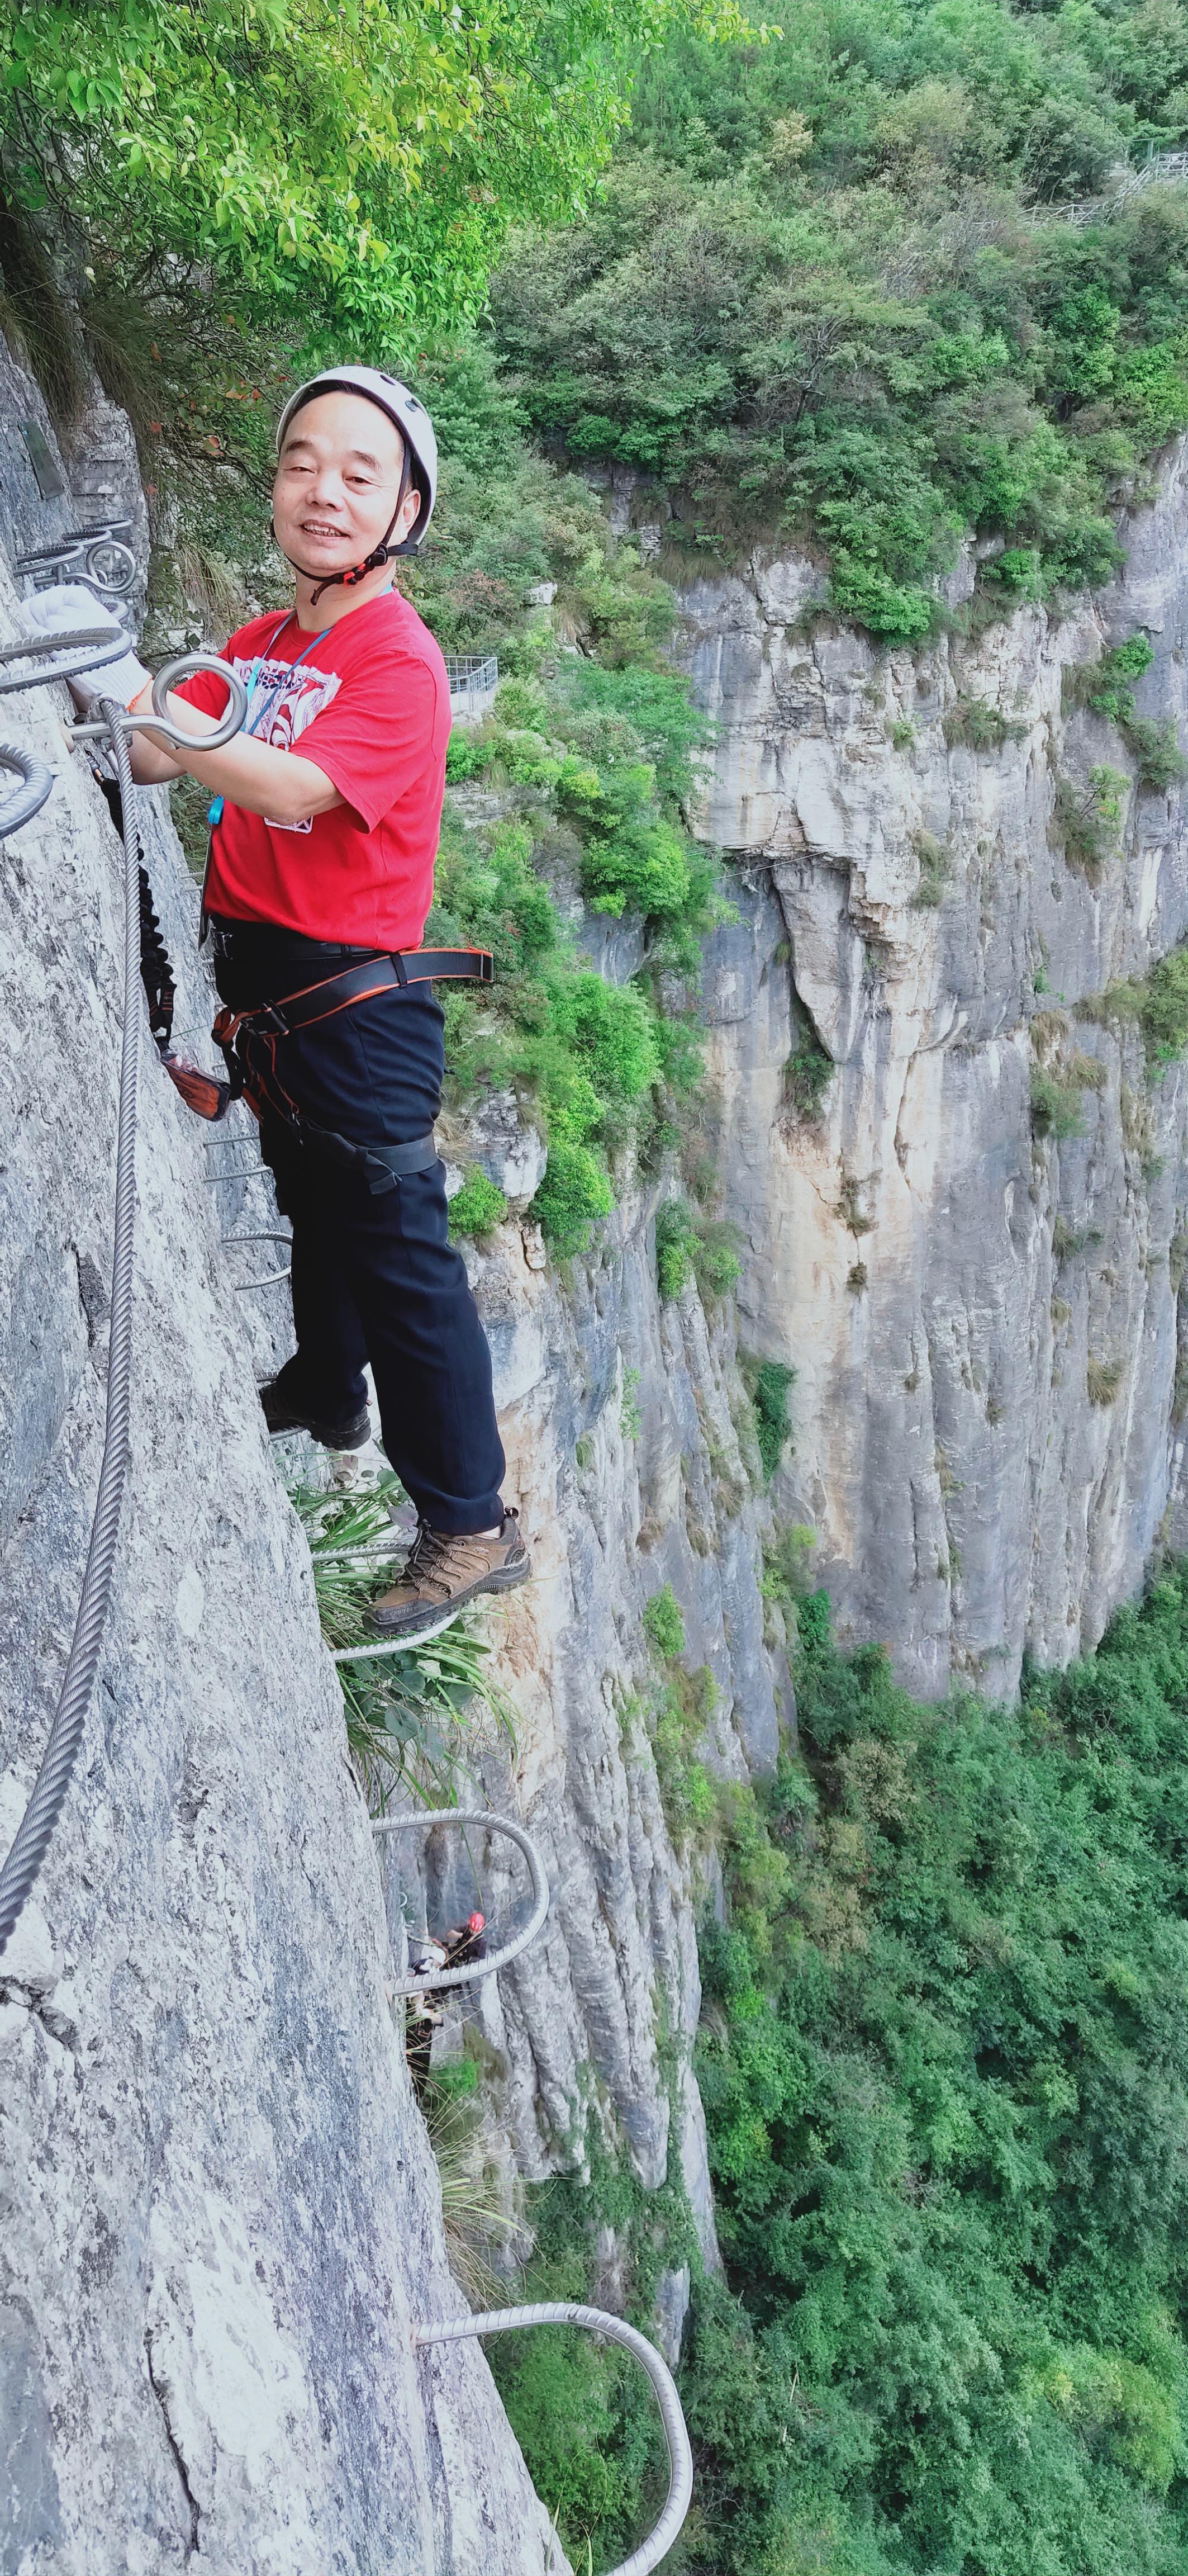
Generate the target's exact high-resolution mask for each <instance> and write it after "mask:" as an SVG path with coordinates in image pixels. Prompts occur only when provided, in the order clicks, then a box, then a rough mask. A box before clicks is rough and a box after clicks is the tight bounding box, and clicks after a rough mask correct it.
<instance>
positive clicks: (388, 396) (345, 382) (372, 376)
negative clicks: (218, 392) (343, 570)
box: [276, 367, 437, 555]
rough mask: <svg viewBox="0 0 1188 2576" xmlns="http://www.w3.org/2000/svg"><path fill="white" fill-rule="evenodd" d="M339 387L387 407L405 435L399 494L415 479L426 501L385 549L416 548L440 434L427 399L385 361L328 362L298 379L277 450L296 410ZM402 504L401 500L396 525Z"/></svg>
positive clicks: (433, 492) (433, 483) (433, 486)
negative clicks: (315, 373)
mask: <svg viewBox="0 0 1188 2576" xmlns="http://www.w3.org/2000/svg"><path fill="white" fill-rule="evenodd" d="M334 393H344V394H363V395H364V396H365V398H366V400H367V401H368V402H373V403H378V405H379V408H380V410H381V411H386V413H387V415H388V418H389V420H391V421H394V422H395V424H396V427H397V429H398V430H399V432H400V435H401V437H402V438H403V440H404V447H405V472H404V474H402V476H401V483H400V500H401V501H403V499H404V495H405V492H406V490H407V488H408V483H409V482H410V481H412V482H415V484H416V487H417V491H418V492H419V494H420V501H421V506H420V509H419V510H418V512H417V515H416V518H415V519H414V520H413V523H412V526H411V528H410V529H409V532H408V535H407V536H406V537H405V538H403V539H402V541H401V543H400V544H399V545H398V546H389V547H387V548H386V551H387V552H388V553H389V554H393V555H404V554H412V553H414V552H415V549H416V548H417V547H418V546H419V545H420V543H421V540H422V538H423V536H424V534H425V530H426V528H427V527H428V525H429V521H430V519H431V518H432V516H433V505H434V502H435V501H436V499H437V440H436V438H435V437H434V435H433V423H432V421H431V420H430V418H429V414H428V412H427V411H426V409H425V406H424V403H423V402H421V401H419V400H418V398H417V396H416V394H414V393H411V392H410V391H409V388H408V386H407V385H402V384H401V382H400V378H399V376H390V375H389V374H388V373H387V371H386V369H385V368H383V367H326V368H325V369H324V370H323V372H322V374H321V375H319V376H311V377H310V379H309V382H308V384H305V385H299V386H298V388H297V391H296V393H295V394H290V396H289V399H288V401H287V403H286V404H285V407H284V410H283V412H282V413H281V416H280V419H279V421H278V422H277V425H276V452H277V455H278V456H279V455H280V452H281V448H282V446H283V444H284V438H285V432H286V430H287V429H288V426H289V423H290V421H291V420H292V419H293V417H294V414H295V413H297V412H299V411H302V410H303V409H304V407H305V405H306V403H307V402H313V401H314V400H315V398H316V396H317V395H318V394H334ZM399 510H400V504H399V503H398V504H397V509H396V514H395V517H394V518H393V523H392V524H393V526H395V518H396V517H399Z"/></svg>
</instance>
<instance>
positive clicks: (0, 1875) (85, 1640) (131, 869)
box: [0, 646, 247, 1956]
mask: <svg viewBox="0 0 1188 2576" xmlns="http://www.w3.org/2000/svg"><path fill="white" fill-rule="evenodd" d="M12 649H13V648H9V650H10V651H11V650H12ZM15 650H16V653H17V654H18V655H19V654H22V653H23V647H19V646H18V647H17V648H15ZM192 670H213V671H216V672H217V673H218V675H219V677H220V678H221V679H223V680H225V682H226V685H227V708H226V712H225V714H224V715H223V716H222V718H221V719H220V721H219V724H218V725H216V726H215V727H214V729H213V730H212V731H211V732H210V733H209V734H206V735H203V736H201V737H196V736H194V735H192V734H187V733H184V732H182V731H181V729H180V728H179V727H178V726H177V725H175V724H173V723H172V721H171V720H170V719H169V718H168V716H167V715H166V712H165V697H166V694H167V692H168V689H169V685H170V682H171V681H172V680H175V679H178V678H180V677H181V676H183V674H185V675H188V673H189V672H190V671H192ZM41 676H42V678H43V679H47V678H52V677H61V676H62V675H61V674H60V673H58V674H54V673H49V674H42V675H41ZM29 685H30V686H32V685H33V683H32V682H30V683H29ZM94 703H95V704H97V705H98V707H99V709H100V713H99V716H98V718H97V719H94V720H89V721H88V722H86V723H85V724H76V725H75V726H74V727H73V728H72V733H73V739H74V741H75V742H80V741H92V740H94V739H96V738H97V737H98V736H100V735H105V736H106V737H108V739H109V741H110V746H111V752H112V757H113V759H114V761H115V765H116V772H117V775H118V778H119V786H120V800H121V819H122V829H123V843H124V1028H123V1043H122V1047H121V1052H120V1082H119V1105H118V1111H117V1120H116V1179H115V1227H114V1243H113V1250H112V1265H111V1323H110V1326H109V1329H108V1342H107V1387H106V1396H105V1413H104V1427H103V1455H102V1458H101V1460H100V1462H99V1486H98V1491H97V1493H96V1496H95V1514H94V1519H93V1520H92V1523H91V1535H90V1540H89V1542H88V1546H87V1561H86V1566H85V1568H84V1571H83V1580H82V1590H81V1592H80V1594H79V1603H78V1611H77V1615H76V1617H75V1622H74V1635H73V1637H72V1638H71V1641H70V1653H69V1655H68V1656H67V1659H66V1670H65V1672H64V1674H63V1676H62V1687H61V1690H60V1691H59V1693H58V1705H57V1707H56V1709H55V1710H54V1715H53V1719H52V1722H51V1725H50V1731H49V1736H48V1738H47V1741H46V1747H45V1751H44V1753H43V1754H42V1757H41V1763H40V1767H39V1769H38V1773H37V1778H36V1780H35V1781H34V1783H33V1789H32V1793H31V1795H30V1798H29V1803H28V1806H27V1807H26V1809H25V1812H24V1815H23V1816H22V1818H21V1821H20V1823H19V1825H18V1826H17V1829H16V1833H15V1834H14V1836H13V1839H12V1843H11V1845H10V1847H9V1850H8V1852H7V1853H6V1855H5V1859H4V1863H3V1866H2V1867H0V1956H2V1955H3V1952H4V1950H5V1949H6V1947H7V1945H8V1942H9V1940H10V1938H11V1936H12V1933H13V1930H14V1928H15V1926H16V1924H17V1922H18V1921H19V1918H20V1915H21V1913H22V1911H23V1908H24V1907H25V1905H26V1904H27V1903H28V1900H29V1897H30V1896H31V1894H32V1892H33V1889H34V1887H35V1886H36V1884H37V1878H38V1874H39V1872H40V1869H41V1864H42V1862H43V1860H44V1859H45V1855H46V1852H47V1850H48V1848H49V1842H50V1837H51V1835H52V1833H53V1830H54V1827H55V1825H56V1823H57V1821H58V1818H59V1816H60V1814H61V1812H62V1806H63V1803H64V1800H65V1797H66V1792H67V1789H68V1788H69V1786H70V1779H71V1774H72V1772H73V1770H74V1765H75V1762H76V1761H77V1759H78V1749H79V1745H80V1744H81V1742H82V1732H83V1727H84V1725H85V1724H86V1716H87V1709H88V1707H89V1706H90V1699H91V1691H92V1688H93V1686H94V1680H95V1670H96V1666H97V1664H98V1661H99V1649H100V1646H101V1644H102V1642H103V1630H104V1626H105V1624H106V1620H107V1611H108V1604H109V1602H110V1599H111V1578H112V1571H113V1568H114V1564H115V1550H116V1539H117V1537H118V1534H119V1525H120V1508H121V1505H122V1503H123V1499H124V1482H125V1478H126V1475H127V1470H128V1446H129V1423H130V1418H131V1385H132V1255H133V1245H134V1237H135V1230H136V1084H137V1077H138V1074H139V1069H140V990H141V987H140V846H139V835H138V833H137V829H136V790H135V785H134V782H133V778H132V762H131V758H130V756H129V750H128V735H129V732H130V731H134V730H140V729H141V728H144V729H151V730H152V731H153V732H155V733H157V734H159V735H163V736H164V738H165V739H166V740H167V741H170V742H174V743H180V744H182V745H184V746H186V747H188V748H190V749H193V748H194V747H195V746H196V745H197V747H198V748H200V749H202V750H214V749H216V748H217V747H218V745H219V744H220V743H223V742H229V741H230V739H231V736H232V735H233V734H234V733H236V732H238V730H239V727H240V725H241V724H242V722H243V719H244V715H245V714H246V711H247V691H246V690H245V688H244V685H243V682H242V680H241V679H240V678H239V676H238V674H237V673H236V672H234V671H232V670H231V669H230V668H229V666H228V664H226V663H225V662H220V661H217V660H216V659H215V657H214V655H213V654H210V653H191V654H183V655H182V656H181V657H180V658H179V659H178V660H177V661H174V662H169V663H167V664H166V667H165V669H164V670H163V671H159V672H158V673H157V676H156V679H155V680H154V682H153V713H152V714H151V715H145V716H132V715H129V713H128V711H127V709H126V708H125V707H122V706H120V705H118V703H117V701H116V700H115V699H114V698H98V699H97V700H95V702H94ZM23 758H24V755H23V754H22V759H23Z"/></svg>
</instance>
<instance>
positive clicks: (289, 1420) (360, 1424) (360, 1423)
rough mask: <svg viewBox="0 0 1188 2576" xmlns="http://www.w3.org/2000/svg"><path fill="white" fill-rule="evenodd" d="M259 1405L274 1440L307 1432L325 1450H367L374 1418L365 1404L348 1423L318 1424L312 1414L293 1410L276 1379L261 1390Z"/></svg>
mask: <svg viewBox="0 0 1188 2576" xmlns="http://www.w3.org/2000/svg"><path fill="white" fill-rule="evenodd" d="M260 1402H261V1404H262V1405H263V1407H264V1419H265V1421H266V1423H267V1425H268V1428H269V1431H270V1432H271V1434H272V1436H273V1438H274V1439H275V1437H276V1434H277V1432H278V1431H308V1433H309V1436H310V1439H311V1440H320V1441H321V1443H322V1447H323V1448H324V1449H365V1448H366V1446H367V1443H368V1441H369V1440H370V1438H371V1415H370V1413H369V1412H368V1410H367V1407H366V1405H364V1407H363V1410H362V1412H361V1413H352V1414H351V1416H350V1418H349V1420H347V1421H346V1422H317V1421H315V1419H314V1417H313V1415H312V1414H311V1413H296V1412H295V1411H294V1409H293V1406H292V1405H291V1404H290V1402H289V1399H288V1397H287V1396H286V1395H285V1394H284V1393H283V1391H282V1388H281V1382H280V1379H279V1378H277V1377H274V1378H271V1379H270V1380H269V1383H268V1385H267V1386H262V1387H261V1388H260Z"/></svg>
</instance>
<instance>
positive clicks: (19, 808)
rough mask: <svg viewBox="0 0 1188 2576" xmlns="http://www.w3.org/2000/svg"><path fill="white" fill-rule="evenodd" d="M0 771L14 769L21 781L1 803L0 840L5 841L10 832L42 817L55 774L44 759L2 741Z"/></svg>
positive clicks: (17, 830) (0, 743) (0, 746)
mask: <svg viewBox="0 0 1188 2576" xmlns="http://www.w3.org/2000/svg"><path fill="white" fill-rule="evenodd" d="M0 769H14V770H15V771H16V774H17V777H18V778H19V779H20V781H21V784H20V786H19V787H14V788H10V790H9V792H8V794H7V796H5V797H4V798H3V799H2V800H0V841H5V840H7V838H8V835H9V833H10V832H19V831H20V828H21V825H22V823H31V822H32V820H33V817H34V815H35V814H40V812H41V808H42V806H43V805H44V803H45V800H46V798H47V796H49V795H50V794H51V793H52V790H53V784H54V775H53V771H52V770H51V769H47V768H46V765H45V762H44V760H38V759H36V758H35V756H34V754H33V753H32V752H31V751H19V750H18V749H17V746H16V744H15V743H13V742H0Z"/></svg>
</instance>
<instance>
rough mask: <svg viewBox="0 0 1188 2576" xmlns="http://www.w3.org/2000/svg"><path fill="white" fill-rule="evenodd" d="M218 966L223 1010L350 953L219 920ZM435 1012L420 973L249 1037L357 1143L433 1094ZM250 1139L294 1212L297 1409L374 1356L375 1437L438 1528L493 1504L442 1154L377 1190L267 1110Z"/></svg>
mask: <svg viewBox="0 0 1188 2576" xmlns="http://www.w3.org/2000/svg"><path fill="white" fill-rule="evenodd" d="M215 933H216V958H215V976H216V981H217V983H218V987H219V991H220V993H221V995H222V997H223V1000H224V1001H225V1002H228V1003H230V1005H231V1007H232V1009H233V1010H243V1009H245V1008H247V1007H249V1006H250V1005H251V1004H253V1003H258V1002H266V1001H275V1000H277V999H279V997H280V996H281V995H282V994H284V993H286V992H289V993H291V992H294V991H296V990H297V989H298V987H299V986H301V985H304V984H308V983H313V982H315V981H316V980H317V978H318V976H319V975H322V976H327V975H332V974H334V972H335V971H336V968H337V967H339V966H341V965H343V964H345V963H346V962H347V961H348V960H349V958H350V957H351V956H352V955H358V954H360V953H363V954H366V952H365V951H364V952H359V951H351V950H347V949H343V950H338V951H334V950H330V949H327V948H325V947H323V946H321V945H320V944H319V945H314V943H311V942H309V941H306V940H301V939H298V938H297V937H296V936H295V934H293V933H291V932H287V931H280V930H274V929H272V928H270V927H269V926H268V925H267V924H256V923H253V922H243V923H239V922H237V923H234V924H232V923H230V922H227V921H221V922H220V921H216V924H215ZM442 1026H443V1022H442V1014H441V1010H440V1008H439V1006H438V1004H437V1003H436V1002H435V1001H434V1000H433V999H432V995H431V990H430V987H429V986H428V985H427V984H410V985H409V986H408V987H407V988H406V989H405V990H404V991H401V992H391V993H384V994H380V995H378V996H377V997H376V998H375V999H374V1000H373V1001H370V1002H358V1003H356V1004H354V1005H353V1006H352V1008H351V1009H349V1010H344V1011H337V1012H335V1014H334V1016H333V1018H330V1019H326V1020H322V1021H319V1022H318V1023H317V1024H316V1025H315V1026H314V1027H312V1028H308V1029H298V1030H296V1031H294V1032H293V1034H292V1035H291V1036H288V1037H279V1036H272V1037H268V1038H262V1037H260V1036H258V1035H256V1034H255V1033H253V1035H252V1036H251V1038H250V1039H249V1041H248V1046H249V1062H250V1063H251V1064H252V1065H253V1067H256V1068H257V1069H258V1070H259V1072H260V1074H261V1076H262V1077H263V1078H264V1079H265V1081H266V1084H267V1088H268V1090H269V1091H270V1092H271V1093H272V1095H273V1096H274V1097H276V1096H277V1095H278V1094H280V1095H283V1096H286V1097H287V1098H288V1099H290V1100H291V1101H292V1102H294V1103H295V1105H296V1107H297V1108H298V1109H299V1110H300V1111H301V1112H302V1113H303V1114H304V1115H305V1116H306V1117H308V1118H311V1119H312V1120H314V1122H315V1123H316V1125H318V1126H319V1127H324V1128H329V1129H330V1130H331V1132H332V1133H334V1134H336V1135H338V1136H345V1137H346V1138H347V1139H348V1140H349V1142H350V1143H351V1144H358V1145H381V1144H387V1145H401V1144H410V1143H412V1142H413V1140H414V1139H415V1138H417V1137H420V1136H424V1135H425V1133H426V1132H427V1130H428V1129H429V1128H431V1127H432V1125H433V1121H434V1118H435V1116H436V1114H437V1110H438V1108H439V1106H440V1099H441V1079H442ZM260 1141H261V1149H262V1152H263V1154H264V1158H265V1160H266V1162H268V1163H270V1164H271V1166H272V1169H273V1172H274V1173H275V1176H276V1194H277V1200H278V1203H279V1205H280V1207H281V1209H282V1211H283V1213H284V1214H285V1215H286V1216H288V1217H289V1218H291V1220H292V1226H293V1323H294V1328H295V1330H296V1334H297V1351H296V1356H295V1357H294V1358H293V1359H291V1360H290V1361H289V1362H288V1364H287V1366H286V1367H285V1368H284V1369H282V1371H281V1383H282V1386H283V1389H284V1393H285V1396H286V1398H287V1399H288V1400H289V1401H291V1402H292V1403H293V1405H294V1407H295V1408H297V1409H300V1410H301V1411H302V1412H308V1413H311V1414H313V1415H315V1416H317V1417H320V1418H322V1419H323V1420H326V1421H330V1422H339V1421H344V1420H346V1419H347V1418H349V1416H350V1415H351V1414H353V1413H357V1412H358V1410H359V1408H360V1406H361V1405H362V1403H363V1401H364V1396H365V1392H366V1390H365V1386H364V1380H363V1367H364V1363H365V1361H367V1360H370V1362H371V1366H372V1370H373V1373H374V1376H375V1391H376V1395H377V1396H378V1398H379V1409H380V1422H381V1425H382V1429H383V1439H384V1448H385V1450H386V1452H387V1455H388V1458H389V1460H390V1461H391V1464H392V1466H393V1467H394V1468H395V1470H396V1473H397V1475H398V1476H399V1478H400V1481H401V1483H402V1484H403V1485H404V1486H405V1488H406V1490H407V1492H408V1493H409V1495H410V1496H411V1498H412V1501H413V1502H414V1503H415V1504H416V1507H417V1510H418V1512H419V1513H420V1514H421V1517H422V1518H423V1519H424V1520H426V1521H428V1523H429V1525H430V1527H431V1528H433V1529H436V1530H443V1531H446V1532H447V1533H448V1534H449V1535H450V1536H451V1537H458V1536H461V1535H462V1534H464V1533H465V1532H467V1531H473V1530H480V1529H491V1528H493V1527H494V1526H495V1524H496V1522H497V1521H498V1520H499V1519H500V1517H501V1514H502V1509H503V1506H502V1502H501V1500H500V1491H499V1489H500V1486H501V1484H502V1481H503V1473H504V1463H505V1462H504V1455H503V1448H502V1444H501V1442H500V1438H499V1431H498V1427H497V1425H496V1420H495V1404H494V1398H493V1395H492V1391H491V1354H490V1351H489V1350H488V1348H487V1340H486V1335H485V1334H484V1332H483V1328H482V1325H481V1324H480V1322H479V1318H478V1311H477V1309H476V1306H475V1303H474V1299H473V1297H472V1296H471V1293H470V1287H469V1283H468V1281H467V1277H466V1269H465V1265H464V1263H463V1261H462V1257H461V1254H460V1253H459V1252H458V1251H457V1250H456V1249H455V1247H454V1245H453V1244H452V1243H451V1242H450V1240H449V1235H448V1231H447V1226H446V1195H445V1173H444V1170H443V1167H442V1165H441V1163H440V1162H436V1163H433V1164H431V1165H430V1167H429V1169H428V1171H424V1172H412V1173H409V1174H407V1175H406V1176H405V1177H404V1178H403V1179H401V1180H398V1181H396V1182H395V1183H394V1184H393V1186H392V1187H391V1188H390V1189H386V1190H383V1191H381V1192H380V1193H378V1194H377V1195H373V1193H372V1192H371V1190H370V1189H369V1187H368V1182H367V1179H366V1177H365V1176H364V1175H363V1174H361V1173H358V1172H355V1171H351V1170H349V1169H347V1168H344V1167H343V1166H341V1165H338V1164H335V1163H334V1162H332V1161H330V1160H329V1159H328V1158H327V1157H326V1156H325V1155H324V1154H323V1153H322V1152H320V1151H316V1150H313V1151H311V1150H309V1149H308V1148H306V1147H303V1146H302V1145H300V1144H298V1143H297V1142H296V1141H295V1139H294V1138H293V1137H292V1136H291V1134H290V1132H289V1131H288V1130H287V1129H286V1127H285V1126H284V1124H283V1122H282V1121H281V1119H279V1118H276V1117H269V1116H268V1115H267V1113H265V1115H264V1116H263V1117H262V1119H261V1125H260Z"/></svg>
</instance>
